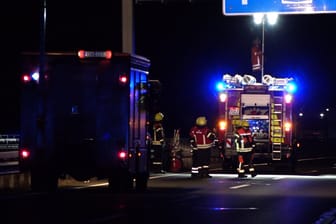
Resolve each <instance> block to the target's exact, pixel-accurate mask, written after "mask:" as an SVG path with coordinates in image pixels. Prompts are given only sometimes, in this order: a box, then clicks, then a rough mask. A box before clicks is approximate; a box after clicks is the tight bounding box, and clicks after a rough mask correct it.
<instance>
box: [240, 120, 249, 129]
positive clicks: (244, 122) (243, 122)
mask: <svg viewBox="0 0 336 224" xmlns="http://www.w3.org/2000/svg"><path fill="white" fill-rule="evenodd" d="M241 126H242V127H246V128H248V127H250V124H249V123H248V121H245V120H244V121H242V122H241Z"/></svg>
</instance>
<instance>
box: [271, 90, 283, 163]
mask: <svg viewBox="0 0 336 224" xmlns="http://www.w3.org/2000/svg"><path fill="white" fill-rule="evenodd" d="M282 105H283V96H274V98H273V102H272V103H271V147H272V148H271V150H272V160H281V145H282V142H283V139H284V138H283V128H282V126H283V119H282V118H283V116H282V115H283V107H282Z"/></svg>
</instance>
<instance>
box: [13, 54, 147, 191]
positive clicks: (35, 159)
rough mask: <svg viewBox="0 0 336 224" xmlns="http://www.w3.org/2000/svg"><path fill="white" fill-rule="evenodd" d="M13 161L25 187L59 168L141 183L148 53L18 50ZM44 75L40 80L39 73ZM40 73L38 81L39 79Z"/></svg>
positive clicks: (80, 175) (52, 185) (54, 175)
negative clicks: (27, 178)
mask: <svg viewBox="0 0 336 224" xmlns="http://www.w3.org/2000/svg"><path fill="white" fill-rule="evenodd" d="M22 57H23V60H22V63H23V64H22V74H23V77H22V81H23V85H22V103H21V131H20V156H19V167H20V170H21V171H28V172H30V176H31V189H32V190H37V191H40V190H55V189H57V187H58V180H59V178H61V177H64V176H65V175H70V176H71V177H72V178H74V179H76V180H79V181H84V180H88V179H90V178H98V179H105V178H106V179H108V183H109V188H110V189H111V190H118V191H120V190H121V191H124V190H131V189H133V188H135V189H136V190H145V189H146V188H147V182H148V178H149V162H148V159H149V156H148V151H149V136H148V128H149V127H148V124H149V121H148V119H149V112H148V111H149V110H148V92H149V67H150V60H149V59H147V58H145V57H142V56H138V55H131V54H127V53H114V52H112V51H84V50H81V51H74V52H46V53H45V54H44V67H43V73H42V74H43V76H41V75H40V74H39V69H40V68H41V66H40V64H41V55H40V54H39V53H34V52H24V53H22ZM41 77H42V78H43V80H42V79H41ZM42 81H43V82H42Z"/></svg>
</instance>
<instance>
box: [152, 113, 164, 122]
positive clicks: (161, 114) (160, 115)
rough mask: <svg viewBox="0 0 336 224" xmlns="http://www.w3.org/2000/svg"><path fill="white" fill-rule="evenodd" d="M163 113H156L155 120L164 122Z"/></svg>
mask: <svg viewBox="0 0 336 224" xmlns="http://www.w3.org/2000/svg"><path fill="white" fill-rule="evenodd" d="M163 117H164V115H163V113H161V112H159V113H156V114H155V116H154V120H155V121H162V120H163Z"/></svg>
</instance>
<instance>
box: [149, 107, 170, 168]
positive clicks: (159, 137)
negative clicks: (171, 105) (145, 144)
mask: <svg viewBox="0 0 336 224" xmlns="http://www.w3.org/2000/svg"><path fill="white" fill-rule="evenodd" d="M163 118H164V115H163V113H161V112H158V113H156V114H155V116H154V123H153V135H152V141H151V146H152V147H151V167H152V170H153V171H155V172H161V173H165V171H166V167H167V161H166V152H165V148H166V147H165V145H166V144H165V132H164V129H163V126H162V121H163Z"/></svg>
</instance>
